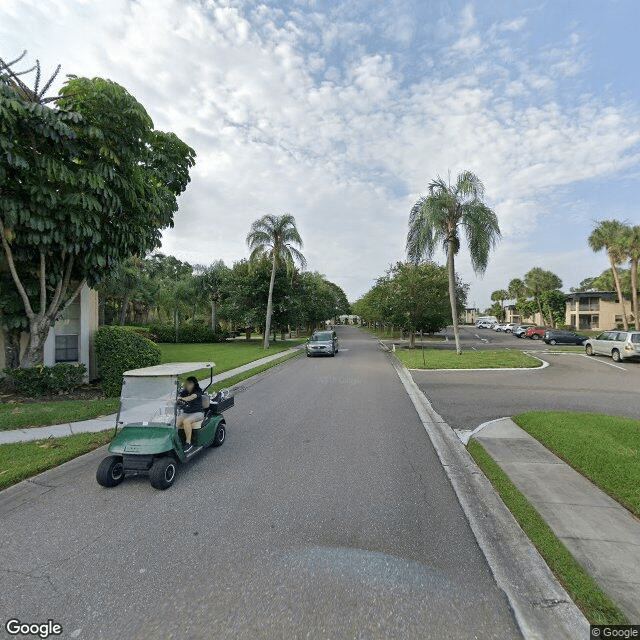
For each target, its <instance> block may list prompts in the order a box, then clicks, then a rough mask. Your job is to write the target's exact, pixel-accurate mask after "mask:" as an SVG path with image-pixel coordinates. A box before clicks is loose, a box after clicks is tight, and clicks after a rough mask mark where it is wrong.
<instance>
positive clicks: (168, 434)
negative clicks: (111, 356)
mask: <svg viewBox="0 0 640 640" xmlns="http://www.w3.org/2000/svg"><path fill="white" fill-rule="evenodd" d="M214 366H215V365H214V363H213V362H171V363H167V364H159V365H156V366H153V367H144V368H142V369H132V370H131V371H125V373H124V374H123V381H122V392H121V394H120V408H119V409H118V416H117V418H116V435H115V437H114V439H113V441H112V442H111V444H110V445H109V451H110V453H111V455H110V456H107V457H106V458H105V459H104V460H103V461H102V462H101V463H100V466H99V467H98V471H97V473H96V480H97V481H98V483H99V484H101V485H102V486H103V487H115V486H116V485H118V484H120V483H121V482H122V480H124V478H125V476H133V475H140V474H148V476H149V480H150V482H151V485H152V486H153V487H155V488H156V489H168V488H169V487H170V486H171V485H172V484H173V481H174V480H175V477H176V472H177V469H178V465H179V464H183V463H186V462H189V461H190V460H192V459H193V458H194V457H195V456H196V455H197V454H198V453H200V452H201V451H203V450H204V449H205V448H207V447H219V446H220V445H221V444H222V443H223V442H224V441H225V437H226V433H227V431H226V423H225V420H224V418H223V416H222V412H223V411H225V410H226V409H229V408H230V407H232V406H233V405H234V398H233V396H231V395H229V393H228V392H225V391H219V392H218V393H216V394H214V395H213V396H210V395H209V394H208V393H207V389H208V388H209V387H210V386H211V384H212V383H213V367H214ZM200 369H209V370H210V381H209V384H208V385H207V386H206V387H205V389H204V393H203V396H202V406H203V410H204V419H203V420H202V421H201V422H196V423H194V425H193V433H192V438H191V443H192V445H193V446H192V447H191V449H190V450H189V452H188V454H185V453H184V450H183V444H184V441H185V440H184V431H182V430H181V429H178V428H177V427H176V422H177V417H178V415H179V412H180V407H179V403H178V401H177V400H178V395H179V392H180V388H181V385H180V380H179V377H180V376H181V375H183V374H186V373H190V372H193V371H197V370H200ZM120 426H122V428H121V429H120V431H119V432H118V427H120Z"/></svg>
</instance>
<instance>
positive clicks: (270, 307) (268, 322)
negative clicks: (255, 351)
mask: <svg viewBox="0 0 640 640" xmlns="http://www.w3.org/2000/svg"><path fill="white" fill-rule="evenodd" d="M275 281H276V252H275V250H274V252H273V262H272V265H271V280H270V282H269V299H268V300H267V319H266V325H265V328H264V348H265V349H268V348H269V333H270V332H271V314H272V313H273V285H274V284H275Z"/></svg>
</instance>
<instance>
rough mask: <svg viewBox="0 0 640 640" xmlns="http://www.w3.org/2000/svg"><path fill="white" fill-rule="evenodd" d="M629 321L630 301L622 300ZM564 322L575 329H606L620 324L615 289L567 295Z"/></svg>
mask: <svg viewBox="0 0 640 640" xmlns="http://www.w3.org/2000/svg"><path fill="white" fill-rule="evenodd" d="M624 306H625V311H626V312H627V318H628V320H629V322H630V323H633V322H634V318H633V313H632V311H631V302H630V301H629V300H628V299H625V301H624ZM565 323H566V324H568V325H569V326H571V327H574V328H576V329H583V330H586V329H594V330H603V331H604V330H606V329H615V328H616V327H617V326H618V325H622V305H621V304H620V301H619V300H618V295H617V294H616V293H615V291H585V292H580V293H570V294H568V295H567V307H566V318H565Z"/></svg>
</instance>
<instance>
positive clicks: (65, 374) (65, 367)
mask: <svg viewBox="0 0 640 640" xmlns="http://www.w3.org/2000/svg"><path fill="white" fill-rule="evenodd" d="M3 373H4V374H5V376H6V378H5V380H7V381H8V382H10V383H11V384H12V385H13V388H14V389H15V390H16V391H19V392H20V393H23V394H24V395H25V396H38V395H41V394H43V393H58V391H71V390H72V389H75V388H76V387H79V386H80V385H81V384H82V383H83V382H84V380H85V377H86V375H87V368H86V367H85V366H84V364H82V363H78V364H71V363H70V362H59V363H58V364H54V365H53V366H52V367H45V366H44V365H36V366H35V367H24V368H22V369H4V371H3Z"/></svg>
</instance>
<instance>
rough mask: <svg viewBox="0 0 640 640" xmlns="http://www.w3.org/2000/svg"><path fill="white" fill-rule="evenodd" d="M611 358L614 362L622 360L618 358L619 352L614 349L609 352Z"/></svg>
mask: <svg viewBox="0 0 640 640" xmlns="http://www.w3.org/2000/svg"><path fill="white" fill-rule="evenodd" d="M611 357H612V358H613V361H614V362H620V360H622V358H621V357H620V352H619V351H618V350H617V349H614V350H613V351H612V352H611Z"/></svg>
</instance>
